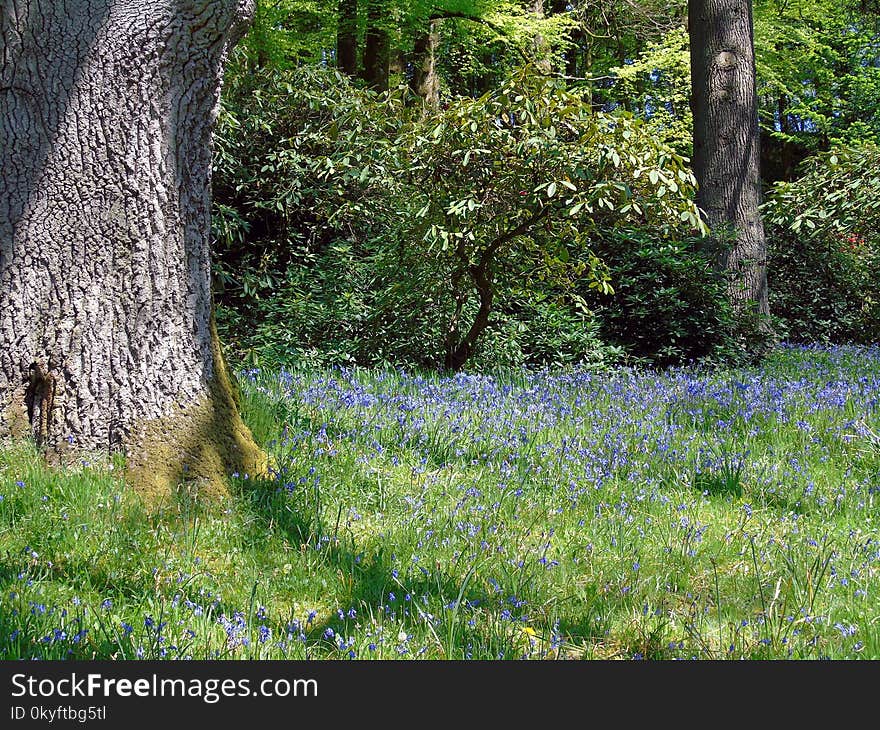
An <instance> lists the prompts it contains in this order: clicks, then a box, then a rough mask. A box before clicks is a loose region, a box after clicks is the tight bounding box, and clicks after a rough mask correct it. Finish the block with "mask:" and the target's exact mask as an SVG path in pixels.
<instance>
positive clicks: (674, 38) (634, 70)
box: [612, 28, 694, 156]
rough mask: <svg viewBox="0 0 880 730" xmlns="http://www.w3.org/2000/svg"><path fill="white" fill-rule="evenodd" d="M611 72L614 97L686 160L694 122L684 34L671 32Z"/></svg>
mask: <svg viewBox="0 0 880 730" xmlns="http://www.w3.org/2000/svg"><path fill="white" fill-rule="evenodd" d="M612 72H613V73H614V75H615V77H616V82H615V89H614V91H615V94H616V95H617V96H618V97H620V98H621V99H624V100H626V102H627V104H628V107H629V109H631V110H632V111H634V112H637V113H638V114H639V116H642V117H644V118H645V119H646V120H647V123H648V126H649V127H650V128H651V130H652V131H653V132H654V133H655V134H656V135H657V136H658V137H660V139H662V140H663V141H664V142H665V143H666V144H668V145H670V146H672V147H673V148H674V149H675V150H677V151H679V152H681V153H682V154H684V155H687V156H690V154H691V151H692V149H693V124H694V120H693V114H692V113H691V108H690V94H691V62H690V50H689V42H688V34H687V31H686V30H685V29H684V28H675V29H674V30H672V31H670V32H669V33H667V34H666V35H665V36H664V37H663V38H662V39H661V40H659V41H656V42H653V43H649V44H648V46H647V47H646V48H645V50H644V51H642V53H641V54H639V56H638V57H637V58H636V59H635V60H634V61H633V62H632V63H629V64H625V65H623V66H618V67H616V68H614V69H612Z"/></svg>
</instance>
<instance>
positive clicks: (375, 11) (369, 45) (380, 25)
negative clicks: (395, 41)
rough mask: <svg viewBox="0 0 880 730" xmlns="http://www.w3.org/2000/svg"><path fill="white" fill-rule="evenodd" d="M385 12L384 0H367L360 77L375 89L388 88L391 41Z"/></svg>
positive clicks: (384, 89) (386, 9) (383, 89)
mask: <svg viewBox="0 0 880 730" xmlns="http://www.w3.org/2000/svg"><path fill="white" fill-rule="evenodd" d="M387 13H388V5H387V2H386V0H369V5H368V11H367V35H366V38H365V40H364V58H363V74H362V78H363V79H364V81H366V82H367V83H368V84H369V85H370V86H371V87H372V88H374V89H376V91H387V90H388V77H389V74H390V66H391V41H390V39H389V37H388V29H387V28H386V26H385V24H386V23H387V22H388V17H387Z"/></svg>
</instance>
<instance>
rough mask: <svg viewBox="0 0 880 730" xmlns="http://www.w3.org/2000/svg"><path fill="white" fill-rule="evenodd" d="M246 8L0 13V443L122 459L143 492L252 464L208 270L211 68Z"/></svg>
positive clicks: (108, 5)
mask: <svg viewBox="0 0 880 730" xmlns="http://www.w3.org/2000/svg"><path fill="white" fill-rule="evenodd" d="M61 5H63V6H64V7H63V9H62V7H61ZM252 5H253V4H252V2H251V1H250V0H222V1H218V0H66V2H65V3H61V4H59V2H58V0H14V2H9V1H8V0H4V2H3V3H2V5H0V438H5V437H10V436H12V437H22V436H32V437H34V438H35V439H36V440H37V442H38V443H40V444H41V446H42V447H43V448H44V449H45V450H46V453H47V456H50V457H56V458H62V459H63V458H65V457H67V456H72V455H75V454H80V453H82V452H83V451H89V452H103V453H108V452H112V451H123V452H124V453H125V454H126V456H127V465H128V469H129V477H130V478H131V480H132V481H133V482H134V483H135V484H136V485H139V486H140V488H141V489H142V490H143V491H144V492H146V493H148V494H152V495H165V494H167V493H168V490H169V489H170V488H171V487H173V486H175V485H176V484H177V483H178V482H179V481H180V480H181V479H182V478H189V477H192V478H194V479H196V480H198V481H199V482H201V483H202V485H203V486H205V487H210V488H212V489H213V490H217V491H221V490H223V489H224V487H223V477H224V476H226V475H228V473H229V472H230V471H232V470H247V471H250V472H252V473H253V472H255V471H260V470H262V469H263V468H264V467H265V457H264V456H263V455H262V453H261V452H260V451H259V449H258V448H257V447H256V445H255V444H254V442H253V440H252V438H251V436H250V433H249V432H248V431H247V429H246V428H245V426H244V425H243V423H242V422H241V420H240V418H239V416H238V414H237V411H236V408H235V403H234V398H233V394H232V390H231V384H230V382H229V379H228V375H227V373H226V371H225V368H224V365H223V361H222V357H221V354H220V351H219V346H218V342H217V338H216V333H215V330H214V328H213V323H212V318H211V294H210V262H209V256H210V252H209V232H210V172H211V144H212V133H213V126H214V121H215V118H216V113H217V109H218V99H219V90H220V82H221V74H222V68H223V61H224V59H225V56H226V53H227V50H228V49H229V48H230V47H231V46H232V44H233V43H234V42H235V41H236V40H237V39H238V37H239V36H240V35H241V34H242V33H243V32H244V30H245V28H246V23H247V19H248V18H249V15H250V13H251V12H252V9H253V8H252Z"/></svg>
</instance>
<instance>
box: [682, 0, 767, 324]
mask: <svg viewBox="0 0 880 730" xmlns="http://www.w3.org/2000/svg"><path fill="white" fill-rule="evenodd" d="M688 26H689V33H690V45H691V79H692V82H691V83H692V108H693V115H694V161H693V164H694V173H695V175H696V178H697V182H698V184H699V189H698V192H697V204H698V205H699V206H700V208H702V209H703V210H704V211H705V213H706V216H707V222H708V224H709V226H710V228H711V229H712V232H713V241H714V242H715V246H716V248H717V251H716V255H717V258H718V263H719V265H720V266H721V267H722V269H723V270H724V271H726V272H727V273H728V274H730V276H731V284H730V290H729V291H730V299H731V302H732V303H733V305H734V307H736V308H737V309H740V310H743V309H746V308H749V307H751V308H754V309H755V310H756V311H758V312H760V313H761V314H767V313H768V305H767V271H766V259H767V253H766V243H765V240H764V226H763V223H762V221H761V215H760V212H759V210H758V206H759V205H760V202H761V180H760V154H761V151H760V144H759V136H758V135H759V131H758V102H757V95H756V91H755V53H754V34H753V24H752V7H751V0H690V1H689V4H688ZM725 231H729V232H730V234H729V236H726V235H725ZM727 238H729V239H731V240H726V239H727Z"/></svg>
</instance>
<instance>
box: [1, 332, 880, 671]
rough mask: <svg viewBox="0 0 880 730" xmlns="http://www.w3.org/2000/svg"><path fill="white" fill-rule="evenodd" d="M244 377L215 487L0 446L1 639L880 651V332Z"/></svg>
mask: <svg viewBox="0 0 880 730" xmlns="http://www.w3.org/2000/svg"><path fill="white" fill-rule="evenodd" d="M242 386H243V391H244V410H245V416H246V420H247V421H248V423H249V424H250V425H251V427H252V429H253V431H254V433H255V436H256V437H257V439H258V440H259V441H261V442H262V443H264V444H266V445H267V448H268V450H269V451H270V453H271V455H272V458H273V463H274V468H275V479H274V480H272V481H268V482H256V481H253V480H249V479H248V478H247V476H246V475H236V476H234V477H233V478H232V498H231V499H228V500H226V502H224V503H222V504H219V505H217V504H214V505H205V504H201V503H200V502H199V500H198V498H197V496H196V495H193V494H192V493H189V492H187V490H185V489H181V490H180V493H179V494H178V496H177V498H176V500H175V501H174V502H173V503H170V504H168V505H166V506H165V509H164V510H163V511H162V512H160V513H157V514H150V515H147V514H145V513H144V512H143V510H142V508H141V507H140V505H139V504H138V502H137V499H136V498H135V497H134V496H133V495H132V494H131V493H130V492H128V491H126V489H125V488H124V487H123V485H122V484H121V482H120V481H119V479H118V477H117V475H118V473H119V468H118V467H119V464H118V463H117V464H116V465H115V466H116V467H117V468H116V469H114V468H113V466H114V464H112V463H111V464H104V465H95V464H93V465H89V464H83V466H82V468H80V469H77V470H72V471H69V472H67V473H65V474H56V473H52V472H49V471H47V470H46V469H45V468H44V467H43V466H42V465H41V463H40V460H39V458H38V457H37V455H36V453H35V452H34V450H33V449H32V448H30V447H27V446H18V447H12V448H7V449H6V450H2V451H0V495H2V497H0V500H2V501H0V591H2V593H0V657H2V658H13V657H44V658H62V657H68V656H74V657H80V658H92V657H96V658H108V657H116V658H134V657H144V658H159V657H166V658H169V659H173V658H185V657H192V658H214V657H219V658H227V657H228V658H306V657H312V658H348V657H351V658H359V659H366V658H407V659H409V658H417V657H421V658H432V659H434V658H456V659H458V658H474V659H478V658H479V659H483V658H521V657H528V658H557V657H558V658H625V659H629V658H648V659H667V658H691V657H696V658H742V657H745V658H787V657H794V658H821V657H831V658H856V657H864V658H874V659H876V658H880V623H878V622H880V617H878V613H877V610H876V606H877V597H878V591H880V542H878V541H880V535H878V517H880V436H878V433H880V349H876V348H874V349H855V348H838V349H833V350H822V349H810V350H802V349H795V348H783V349H780V350H779V351H777V352H775V353H774V354H773V355H772V356H771V357H770V359H769V360H768V361H767V362H766V363H764V364H763V365H762V366H761V367H760V368H756V369H752V370H735V371H728V372H720V371H714V372H713V371H692V370H672V371H665V372H647V371H631V370H613V371H610V372H606V373H589V372H570V373H556V374H553V373H537V374H535V373H533V374H528V373H508V374H500V375H498V376H497V377H494V378H490V377H485V376H464V375H460V376H456V377H452V378H445V377H440V376H424V377H422V376H414V375H407V374H404V373H396V372H382V373H378V372H368V371H335V372H314V371H306V370H294V371H292V372H285V373H280V374H279V373H259V372H251V373H249V374H247V376H246V377H244V378H243V382H242Z"/></svg>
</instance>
